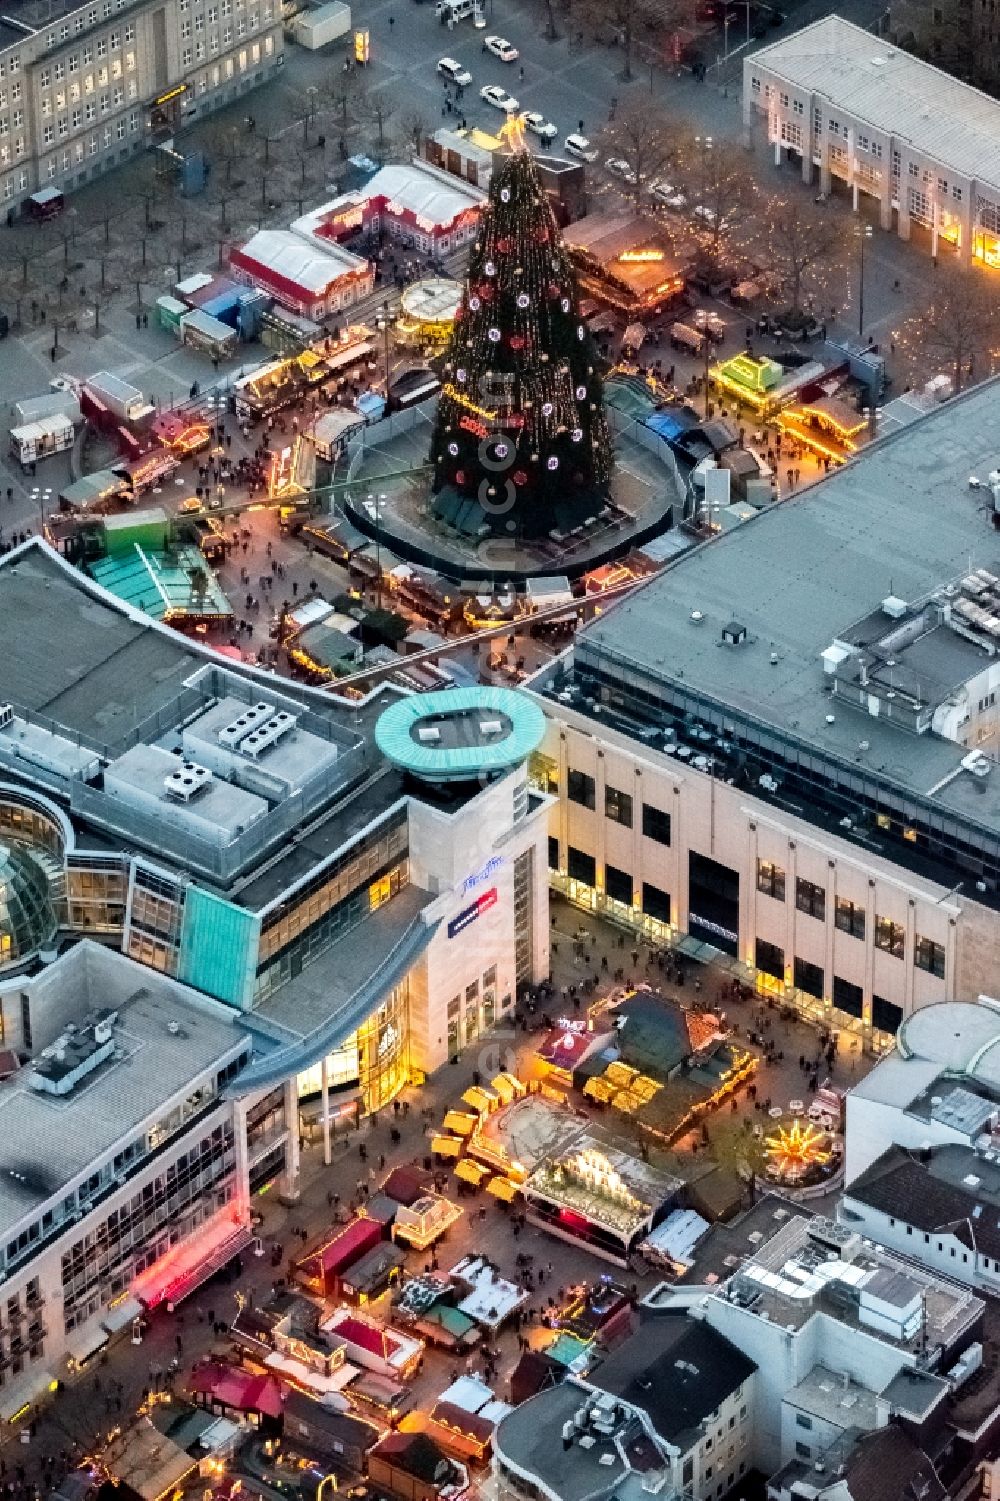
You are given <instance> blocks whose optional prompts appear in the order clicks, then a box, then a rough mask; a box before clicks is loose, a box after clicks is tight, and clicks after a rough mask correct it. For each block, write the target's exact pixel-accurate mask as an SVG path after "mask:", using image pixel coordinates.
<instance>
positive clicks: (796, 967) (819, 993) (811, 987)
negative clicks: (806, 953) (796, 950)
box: [793, 955, 824, 1001]
mask: <svg viewBox="0 0 1000 1501" xmlns="http://www.w3.org/2000/svg"><path fill="white" fill-rule="evenodd" d="M823 979H824V975H823V967H822V965H820V964H812V963H811V962H810V961H809V960H808V959H800V958H799V957H798V955H796V957H795V961H794V964H793V983H794V985H795V988H796V990H804V991H805V993H806V995H811V996H814V997H815V999H816V1000H817V1001H821V1000H822V999H823Z"/></svg>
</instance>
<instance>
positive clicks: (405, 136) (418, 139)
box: [399, 109, 429, 156]
mask: <svg viewBox="0 0 1000 1501" xmlns="http://www.w3.org/2000/svg"><path fill="white" fill-rule="evenodd" d="M428 129H429V127H428V125H427V116H426V115H425V114H424V112H423V110H421V109H411V110H407V112H406V114H405V115H404V116H403V118H402V119H401V120H400V121H399V135H400V140H401V142H402V144H403V146H404V147H405V149H407V150H409V151H412V152H413V154H414V155H415V156H419V155H420V147H421V145H422V144H423V141H424V138H425V137H426V136H427V134H428Z"/></svg>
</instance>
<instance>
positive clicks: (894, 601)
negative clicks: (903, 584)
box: [882, 594, 909, 620]
mask: <svg viewBox="0 0 1000 1501" xmlns="http://www.w3.org/2000/svg"><path fill="white" fill-rule="evenodd" d="M908 608H909V607H908V605H907V603H906V600H905V599H900V598H899V595H898V594H887V595H886V597H885V599H884V600H883V601H882V614H883V615H888V616H889V618H890V620H902V618H903V616H904V615H905V614H906V611H907V609H908Z"/></svg>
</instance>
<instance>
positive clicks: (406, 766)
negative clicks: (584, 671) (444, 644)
mask: <svg viewBox="0 0 1000 1501" xmlns="http://www.w3.org/2000/svg"><path fill="white" fill-rule="evenodd" d="M544 733H545V716H544V715H543V713H542V711H541V709H540V708H539V707H538V705H537V704H536V703H535V702H534V701H533V700H532V699H530V698H526V697H525V696H524V695H523V694H521V693H518V692H516V691H515V690H514V689H512V688H490V687H473V688H447V689H444V690H443V691H442V692H440V693H416V694H413V695H412V696H411V697H409V698H404V699H401V700H400V701H399V702H398V703H395V704H393V705H392V706H391V707H390V708H388V709H386V710H385V712H384V713H383V714H382V715H381V716H380V718H379V719H378V720H377V722H376V725H375V741H376V744H377V745H378V748H379V750H380V751H381V752H382V754H383V756H385V757H386V759H387V760H389V761H391V762H392V763H393V765H394V766H398V767H400V768H401V770H403V771H409V772H412V774H413V775H414V776H417V777H421V778H423V779H424V780H425V781H428V782H457V781H468V780H470V779H472V778H474V777H478V776H484V775H486V776H489V775H491V774H493V773H496V772H500V771H506V770H508V769H509V768H510V767H511V766H516V765H518V764H519V763H520V762H522V761H525V760H526V759H527V758H528V756H529V755H530V754H531V752H532V751H533V750H535V749H536V748H537V747H538V746H539V745H540V744H541V740H542V736H543V735H544Z"/></svg>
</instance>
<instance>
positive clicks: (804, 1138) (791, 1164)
mask: <svg viewBox="0 0 1000 1501" xmlns="http://www.w3.org/2000/svg"><path fill="white" fill-rule="evenodd" d="M764 1146H765V1147H766V1149H767V1156H768V1167H769V1169H770V1171H771V1173H772V1174H773V1175H774V1176H775V1177H778V1178H783V1179H785V1180H786V1181H788V1182H795V1181H796V1180H797V1179H800V1178H803V1177H805V1175H806V1174H807V1173H808V1172H809V1171H810V1169H811V1168H816V1167H826V1165H827V1164H828V1163H829V1161H830V1158H831V1157H832V1155H833V1153H832V1152H831V1150H830V1138H829V1136H828V1135H827V1133H826V1132H825V1131H823V1130H821V1129H820V1127H819V1126H817V1125H815V1124H814V1123H813V1122H812V1121H803V1120H794V1121H792V1123H791V1125H790V1126H779V1127H778V1129H777V1131H776V1132H775V1133H774V1135H773V1136H768V1137H765V1139H764Z"/></svg>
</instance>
